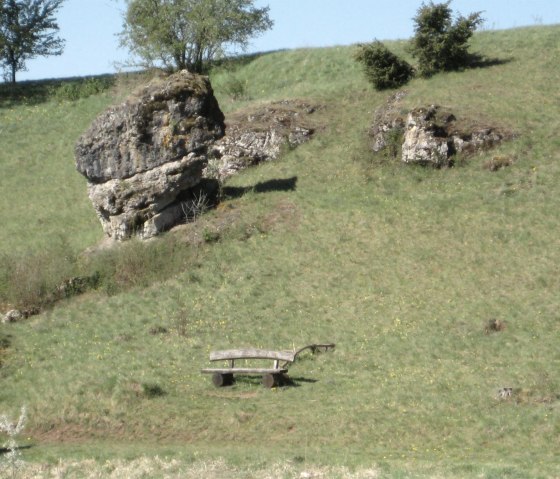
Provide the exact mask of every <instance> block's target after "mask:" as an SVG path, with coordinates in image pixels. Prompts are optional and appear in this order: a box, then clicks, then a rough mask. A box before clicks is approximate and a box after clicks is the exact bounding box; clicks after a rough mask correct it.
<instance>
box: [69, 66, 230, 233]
mask: <svg viewBox="0 0 560 479" xmlns="http://www.w3.org/2000/svg"><path fill="white" fill-rule="evenodd" d="M224 131H225V124H224V115H223V113H222V111H221V110H220V108H219V106H218V102H217V100H216V98H215V97H214V94H213V91H212V87H211V86H210V82H209V81H208V79H207V78H206V77H203V76H200V75H194V74H191V73H189V72H187V71H182V72H179V73H176V74H175V75H172V76H170V77H168V78H166V79H163V80H156V81H154V82H152V83H150V84H149V85H148V86H146V87H145V88H143V89H141V90H139V91H138V92H136V93H135V94H133V95H131V96H130V97H129V98H128V99H127V100H126V101H125V102H124V103H123V104H121V105H118V106H115V107H112V108H110V109H108V110H107V111H106V112H104V113H102V114H101V115H100V116H99V117H98V118H97V119H96V120H95V121H94V122H93V124H92V125H91V127H90V128H89V129H88V131H86V132H85V133H84V134H83V135H82V136H81V137H80V139H79V140H78V142H77V144H76V148H75V155H76V167H77V169H78V171H79V172H80V173H82V174H83V175H84V176H85V177H86V178H87V179H88V192H89V196H90V199H91V201H92V203H93V206H94V208H95V210H96V212H97V215H98V217H99V218H100V220H101V223H102V226H103V230H104V231H105V233H106V234H107V236H109V237H111V238H114V239H118V240H122V239H126V238H129V237H130V236H132V235H138V236H141V237H143V238H147V237H151V236H154V235H155V234H157V233H158V232H161V231H163V230H166V229H169V228H170V227H172V226H174V225H175V224H177V223H178V222H180V221H182V220H183V218H182V214H181V206H180V204H181V195H183V194H185V192H186V191H187V190H188V189H189V188H192V187H193V186H195V185H196V184H197V183H199V182H200V180H201V178H202V170H203V168H204V167H205V166H206V163H207V153H208V149H209V147H210V146H211V145H212V144H213V143H214V142H215V141H216V140H217V139H218V138H221V137H222V136H223V135H224Z"/></svg>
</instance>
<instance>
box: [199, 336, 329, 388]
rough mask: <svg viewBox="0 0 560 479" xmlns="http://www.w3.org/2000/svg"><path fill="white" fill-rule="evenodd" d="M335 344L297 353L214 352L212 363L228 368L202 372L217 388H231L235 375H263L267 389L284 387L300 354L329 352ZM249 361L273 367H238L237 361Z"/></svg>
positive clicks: (305, 348) (255, 350)
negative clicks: (266, 363) (208, 376)
mask: <svg viewBox="0 0 560 479" xmlns="http://www.w3.org/2000/svg"><path fill="white" fill-rule="evenodd" d="M334 346H335V345H334V344H332V343H328V344H310V345H308V346H304V347H303V348H300V349H298V350H295V351H272V350H268V349H253V348H248V349H228V350H225V351H212V352H211V353H210V361H227V362H228V366H227V367H222V368H204V369H201V372H202V373H204V374H212V382H213V383H214V385H215V386H216V387H221V386H229V385H231V384H233V382H234V377H233V375H234V374H241V375H261V376H262V383H263V385H264V386H265V387H267V388H273V387H276V386H282V385H283V384H285V383H286V382H287V379H288V377H287V375H286V373H287V372H288V365H289V364H291V363H293V362H294V361H295V360H296V358H297V356H298V354H300V353H302V352H303V351H305V350H307V349H309V350H311V352H312V353H315V352H318V351H327V350H329V349H332V348H334ZM249 359H268V360H272V361H273V363H272V367H270V368H257V367H236V366H235V361H237V360H249Z"/></svg>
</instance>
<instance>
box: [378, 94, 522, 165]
mask: <svg viewBox="0 0 560 479" xmlns="http://www.w3.org/2000/svg"><path fill="white" fill-rule="evenodd" d="M404 95H405V93H404V92H398V93H397V94H395V95H393V96H391V97H390V98H389V100H388V101H387V103H386V105H384V106H383V107H381V108H380V109H379V110H377V111H376V113H375V117H374V123H373V126H372V128H371V130H370V135H371V136H372V137H373V144H372V150H373V151H374V152H376V153H377V152H379V151H382V150H384V149H387V148H388V147H391V148H393V149H395V145H394V142H395V141H400V143H399V144H402V146H401V147H400V150H401V160H402V161H403V162H404V163H409V164H420V165H425V166H433V167H436V168H441V167H447V166H451V165H453V163H454V161H455V156H456V155H457V154H458V153H462V154H463V155H469V154H472V153H475V152H477V151H479V150H481V149H486V148H491V147H493V146H495V145H496V144H498V143H500V142H502V141H504V140H507V139H511V138H513V136H514V135H513V133H512V132H510V131H507V130H505V129H503V128H500V127H494V126H488V125H484V124H481V123H479V122H477V121H473V120H470V119H461V120H458V119H457V118H456V117H455V115H454V114H453V113H452V112H451V111H449V110H448V109H446V108H443V107H440V106H437V105H431V106H429V107H422V108H416V109H414V110H412V111H409V112H408V113H407V114H406V115H402V109H401V107H400V105H399V102H400V100H401V99H402V98H403V97H404ZM403 116H406V119H403Z"/></svg>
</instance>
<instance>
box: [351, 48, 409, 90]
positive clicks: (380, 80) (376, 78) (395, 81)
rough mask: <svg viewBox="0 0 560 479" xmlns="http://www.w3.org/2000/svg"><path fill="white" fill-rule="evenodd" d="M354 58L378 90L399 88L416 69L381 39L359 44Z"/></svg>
mask: <svg viewBox="0 0 560 479" xmlns="http://www.w3.org/2000/svg"><path fill="white" fill-rule="evenodd" d="M354 58H355V60H356V61H358V62H360V63H361V64H362V66H363V69H364V73H365V74H366V77H367V79H368V80H369V81H370V82H371V83H372V84H373V86H374V87H375V89H376V90H386V89H388V88H398V87H400V86H402V85H404V84H406V83H407V82H408V81H409V80H410V79H411V78H412V77H413V76H414V69H413V68H412V67H411V66H410V65H409V64H408V63H407V62H406V61H405V60H403V59H401V58H399V57H398V56H397V55H395V54H394V53H393V52H391V50H389V49H388V48H387V47H386V46H385V45H384V44H383V43H382V42H380V41H379V40H376V41H374V42H372V43H367V44H365V45H358V49H357V50H356V53H355V55H354Z"/></svg>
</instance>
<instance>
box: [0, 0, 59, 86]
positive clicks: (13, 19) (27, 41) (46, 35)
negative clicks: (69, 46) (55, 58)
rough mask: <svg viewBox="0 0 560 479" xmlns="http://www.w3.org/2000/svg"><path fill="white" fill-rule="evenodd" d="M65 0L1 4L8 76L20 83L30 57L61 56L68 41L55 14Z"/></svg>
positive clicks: (1, 55)
mask: <svg viewBox="0 0 560 479" xmlns="http://www.w3.org/2000/svg"><path fill="white" fill-rule="evenodd" d="M63 2H64V0H4V2H3V4H0V61H1V64H2V66H3V67H4V68H5V69H6V75H5V76H6V79H7V80H9V81H11V82H12V83H15V82H16V73H17V72H18V71H22V70H25V64H26V62H27V60H31V59H33V58H35V57H38V56H49V55H60V54H62V51H63V48H64V40H62V39H61V38H58V37H57V36H56V35H57V33H58V30H59V27H58V24H57V22H56V19H55V17H54V15H55V14H56V12H57V11H58V9H59V8H60V7H61V6H62V4H63Z"/></svg>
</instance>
